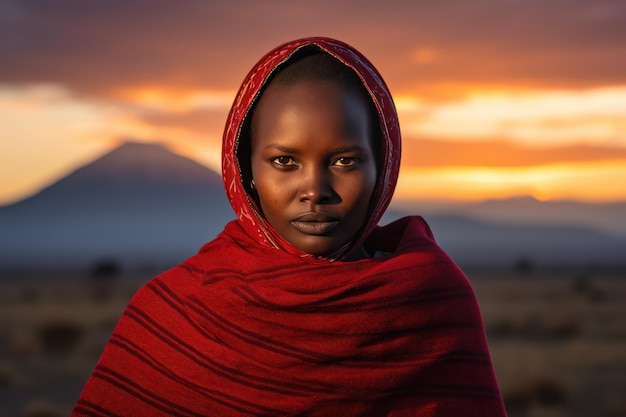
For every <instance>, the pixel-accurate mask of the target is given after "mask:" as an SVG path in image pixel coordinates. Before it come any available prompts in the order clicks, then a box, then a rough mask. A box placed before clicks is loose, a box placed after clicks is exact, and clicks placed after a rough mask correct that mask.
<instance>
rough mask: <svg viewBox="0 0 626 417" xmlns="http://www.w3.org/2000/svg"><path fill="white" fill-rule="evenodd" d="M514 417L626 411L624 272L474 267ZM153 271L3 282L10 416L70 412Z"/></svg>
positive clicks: (3, 358)
mask: <svg viewBox="0 0 626 417" xmlns="http://www.w3.org/2000/svg"><path fill="white" fill-rule="evenodd" d="M466 273H467V275H468V277H469V278H470V281H471V282H472V285H473V286H474V289H475V291H476V294H477V296H478V299H479V302H480V305H481V309H482V313H483V316H484V320H485V326H486V329H487V333H488V338H489V346H490V349H491V354H492V358H493V362H494V366H495V370H496V374H497V377H498V380H499V382H500V386H501V388H502V392H503V395H504V398H505V403H506V407H507V411H508V413H509V416H510V417H544V416H545V417H561V416H572V417H603V416H606V417H619V416H626V271H606V270H593V269H590V270H585V271H572V270H567V271H565V270H563V271H559V270H552V271H540V270H536V269H534V268H530V265H526V266H525V265H519V266H518V267H517V268H514V269H511V270H488V271H485V270H466ZM153 275H154V271H134V272H129V271H122V270H120V269H118V268H116V267H115V265H100V266H99V267H97V268H95V269H92V270H89V271H86V272H84V273H83V272H80V273H77V272H55V273H49V272H47V273H46V272H37V273H34V272H30V273H26V272H15V273H13V275H12V276H3V277H2V279H0V416H7V417H10V416H16V417H59V416H66V415H68V414H69V413H70V410H71V408H72V406H73V404H74V402H75V401H76V399H77V397H78V395H79V393H80V391H81V389H82V387H83V385H84V383H85V381H86V379H87V377H88V376H89V374H90V372H91V370H92V369H93V367H94V366H95V363H96V361H97V359H98V357H99V355H100V353H101V351H102V348H103V346H104V344H105V343H106V341H107V340H108V338H109V336H110V334H111V332H112V331H113V328H114V326H115V323H116V322H117V320H118V318H119V317H120V315H121V313H122V311H123V309H124V306H125V305H126V303H127V302H128V301H129V299H130V298H131V297H132V295H133V294H134V293H135V292H136V291H137V289H139V287H140V286H141V285H142V284H143V283H145V282H146V281H147V280H149V279H150V278H151V277H152V276H153Z"/></svg>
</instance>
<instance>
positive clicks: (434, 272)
mask: <svg viewBox="0 0 626 417" xmlns="http://www.w3.org/2000/svg"><path fill="white" fill-rule="evenodd" d="M311 44H315V45H317V47H319V48H321V49H322V50H325V49H324V48H329V49H331V50H333V51H335V53H337V51H339V52H341V54H340V55H341V56H342V57H344V58H345V57H346V56H347V57H348V58H349V59H348V58H345V59H344V62H346V63H350V64H351V66H352V67H353V68H355V70H357V72H358V73H359V74H360V75H361V77H362V79H364V84H365V85H368V84H367V83H368V81H367V80H369V81H371V82H372V85H375V87H376V88H377V90H376V91H378V92H382V93H383V94H382V95H381V96H380V97H379V99H380V98H381V97H382V99H380V100H378V99H374V101H375V102H376V103H377V108H378V109H379V113H380V114H381V126H383V127H384V135H385V140H384V144H383V146H384V147H385V149H384V150H383V152H382V155H383V156H384V158H385V159H386V160H387V162H386V163H385V164H384V168H383V172H382V174H381V178H382V179H381V180H380V181H379V186H378V189H377V191H376V197H377V201H376V204H374V205H373V208H372V223H373V225H372V223H370V224H368V225H366V227H364V230H363V231H362V233H361V234H360V235H359V236H358V237H357V238H356V239H355V244H356V243H358V242H363V243H364V244H365V247H366V248H367V249H368V251H370V253H374V252H378V253H379V254H380V256H377V257H373V258H369V259H363V260H359V261H354V262H344V261H342V260H341V258H339V259H336V260H334V261H333V260H328V259H320V258H315V257H312V256H306V254H303V253H301V252H299V251H297V250H295V249H294V248H291V247H288V244H286V243H285V242H284V241H282V239H280V237H278V236H277V235H276V234H275V233H274V232H273V231H272V229H271V228H270V227H269V226H268V225H267V224H266V223H265V222H264V221H263V220H262V218H260V217H259V215H258V211H257V210H256V207H255V205H254V203H253V202H252V200H251V199H250V198H249V197H248V196H247V194H246V192H245V184H246V183H245V181H246V179H247V178H246V174H245V168H242V167H240V161H239V159H238V158H237V157H236V154H235V152H236V150H237V148H238V142H239V139H242V140H243V138H244V134H243V133H242V128H241V125H242V123H243V121H244V118H245V113H246V111H247V109H249V107H250V106H251V104H252V102H253V100H254V97H256V96H257V95H258V91H259V90H260V88H261V87H262V85H263V84H264V82H265V81H264V80H265V79H266V78H267V76H268V74H269V73H270V72H271V69H272V68H275V67H276V66H277V65H279V63H280V62H284V60H285V59H288V58H287V57H288V56H289V55H290V53H291V52H293V51H294V50H295V49H297V48H299V47H300V46H302V45H305V46H307V45H311ZM342 48H343V49H342ZM284 51H287V52H286V53H285V52H284ZM276 56H280V57H281V58H280V59H278V61H272V60H273V59H274V58H275V57H276ZM362 59H363V58H362V57H361V56H360V55H358V53H356V52H355V51H353V50H352V49H350V48H349V47H347V46H345V45H344V44H340V43H338V42H336V41H331V40H326V39H319V38H316V39H313V40H311V39H309V40H301V41H297V42H294V43H291V44H287V45H284V46H282V47H280V48H278V49H277V51H274V52H272V53H270V54H269V55H268V56H266V57H265V58H264V59H263V60H261V62H260V63H259V64H258V66H257V67H255V69H254V70H253V71H252V72H251V75H249V77H248V78H247V79H246V81H245V82H244V85H243V86H242V90H241V91H240V93H239V95H238V97H237V99H236V102H235V105H234V107H233V110H232V111H231V115H230V117H229V124H228V128H227V130H226V133H225V140H224V148H225V152H226V153H229V152H230V154H229V156H228V157H227V158H225V159H224V180H225V184H226V185H227V189H228V194H229V198H230V199H231V203H232V204H233V207H234V208H235V210H236V212H237V214H238V220H236V221H233V222H231V223H229V224H228V225H227V226H226V228H225V230H224V231H223V232H222V233H221V234H220V235H219V236H218V237H217V238H216V239H215V240H213V241H212V242H210V243H208V244H206V245H205V246H204V247H203V248H202V249H201V250H200V252H199V253H198V254H197V255H196V256H194V257H192V258H190V259H189V260H187V261H186V262H184V263H182V264H181V265H179V266H177V267H175V268H173V269H171V270H170V271H167V272H165V273H164V274H162V275H160V276H158V277H156V278H154V279H153V280H151V281H150V282H149V283H148V284H146V285H145V286H144V287H143V288H142V289H141V290H140V291H139V292H138V293H137V295H136V296H135V297H134V298H133V300H132V301H131V302H130V304H129V305H128V307H127V308H126V310H125V312H124V314H123V316H122V318H121V319H120V322H119V324H118V325H117V327H116V329H115V331H114V334H113V335H112V337H111V339H110V341H109V343H108V344H107V346H106V348H105V351H104V353H103V355H102V357H101V359H100V361H99V362H98V365H97V366H96V369H95V370H94V372H93V374H92V376H91V378H90V379H89V381H88V383H87V385H86V386H85V389H84V390H83V393H82V394H81V397H80V398H79V400H78V402H77V404H76V406H75V408H74V411H73V415H75V416H80V415H89V416H159V415H176V416H241V415H249V416H481V417H485V416H497V417H500V416H505V415H506V414H505V411H504V407H503V403H502V398H501V394H500V391H499V388H498V385H497V382H496V379H495V376H494V372H493V368H492V365H491V360H490V357H489V352H488V348H487V343H486V338H485V333H484V327H483V323H482V319H481V315H480V311H479V308H478V304H477V302H476V298H475V296H474V293H473V291H472V288H471V286H470V284H469V282H468V280H467V278H466V277H465V276H464V274H463V273H462V272H461V271H460V270H459V268H458V267H457V266H456V265H455V264H454V263H453V262H452V261H451V260H450V259H449V258H448V256H447V255H446V254H445V253H444V252H443V251H442V250H441V249H440V248H439V247H438V246H437V244H436V243H435V241H434V239H433V237H432V234H431V233H430V230H429V228H428V226H427V225H426V223H425V222H424V221H423V220H422V219H421V218H419V217H410V218H405V219H402V220H399V221H397V222H394V223H392V224H391V225H389V226H386V227H382V228H381V227H377V226H375V223H376V222H377V221H378V218H379V217H380V215H382V211H384V208H385V207H386V205H387V204H388V202H389V199H390V198H391V192H390V191H389V189H391V191H392V190H393V185H394V184H395V179H396V176H397V166H398V162H399V134H398V132H397V119H395V111H394V110H393V103H392V102H391V101H390V96H389V95H388V92H387V90H386V87H384V84H382V80H381V79H376V77H378V76H377V75H376V73H375V70H373V67H371V64H369V63H367V61H364V60H362ZM357 61H358V62H357ZM268 62H272V63H271V64H268ZM355 62H356V63H358V65H361V66H362V67H363V68H361V67H358V65H356V64H355ZM364 68H365V69H367V71H369V72H367V71H366V72H364V71H365V70H364ZM261 70H262V71H264V73H265V75H264V76H262V77H261V78H260V79H261V81H259V80H257V81H255V82H254V83H251V81H250V80H254V79H255V78H254V77H255V76H257V75H258V74H259V71H261ZM364 73H365V74H366V75H365V76H364V75H363V74H364ZM367 74H369V75H367ZM372 74H373V75H372ZM368 77H369V78H368ZM378 78H379V77H378ZM253 84H254V88H252V87H251V85H253ZM368 89H369V90H370V91H374V90H372V89H371V88H369V87H368ZM248 96H250V97H248ZM383 96H384V97H383ZM246 97H248V98H246ZM373 97H374V96H373ZM376 100H378V101H376ZM242 103H243V104H242ZM381 103H382V104H381ZM384 106H387V107H384ZM389 106H391V107H389ZM234 120H235V121H234ZM394 129H395V130H394ZM394 132H395V133H394ZM388 181H390V182H389V183H388Z"/></svg>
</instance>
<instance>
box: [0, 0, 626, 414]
mask: <svg viewBox="0 0 626 417" xmlns="http://www.w3.org/2000/svg"><path fill="white" fill-rule="evenodd" d="M305 36H328V37H334V38H337V39H340V40H343V41H345V42H347V43H349V44H351V45H353V46H354V47H356V48H357V49H359V50H360V51H361V52H363V53H364V54H365V55H366V56H367V57H368V58H369V59H370V60H371V61H372V62H373V63H374V65H375V66H376V67H377V68H378V69H379V71H380V72H381V73H382V75H383V77H384V79H385V80H386V82H387V84H388V85H389V88H390V90H391V92H392V94H393V96H394V99H395V101H396V105H397V109H398V113H399V116H400V123H401V127H402V134H403V160H402V167H401V174H400V181H399V184H398V187H397V191H396V193H395V196H394V200H393V202H392V205H391V207H390V209H389V211H388V213H387V215H386V217H385V219H384V221H385V222H386V221H390V220H392V219H394V218H397V217H400V216H403V215H407V214H421V215H423V216H424V217H425V218H426V220H427V221H428V222H429V223H430V224H431V226H432V228H433V230H434V232H435V236H436V238H437V240H438V241H439V243H440V245H441V246H442V247H443V248H444V249H446V251H448V252H449V253H450V255H451V256H452V257H453V258H454V259H455V260H456V261H457V262H458V263H459V264H460V265H461V266H462V267H463V268H464V270H465V271H466V273H467V274H468V276H469V278H470V280H471V281H472V284H473V285H474V287H475V289H476V292H477V295H478V298H479V301H480V303H481V308H482V311H483V315H484V318H485V323H486V326H487V330H488V336H489V342H490V348H491V351H492V356H493V359H494V364H495V367H496V373H497V374H498V379H499V381H500V384H501V387H502V390H503V393H504V396H505V401H506V404H507V409H508V411H509V414H510V416H626V399H625V398H624V396H623V393H624V392H626V54H625V53H624V51H626V3H624V2H623V1H620V0H569V1H566V0H554V1H550V2H546V1H540V0H525V1H517V0H505V1H503V0H477V1H472V2H467V1H460V0H459V1H456V0H450V1H414V2H408V1H399V0H390V1H385V2H382V1H332V2H331V1H318V2H315V3H312V2H297V1H265V2H254V1H242V0H234V1H200V0H190V1H186V2H169V1H162V0H152V1H146V0H141V1H139V0H137V1H118V0H114V1H108V2H80V1H65V0H59V1H55V2H42V1H34V0H21V1H17V0H0V56H1V57H2V58H1V60H0V414H1V415H7V416H29V417H43V416H62V415H67V414H68V413H69V410H70V409H71V407H72V405H73V403H74V401H75V400H76V398H77V396H78V394H79V393H80V390H81V388H82V386H83V384H84V382H85V380H86V378H87V376H88V375H89V373H90V371H91V369H92V368H93V366H94V365H95V362H96V360H97V358H98V356H99V354H100V352H101V350H102V347H103V345H104V343H106V340H107V338H108V336H109V335H110V333H111V331H112V329H113V326H114V325H115V323H116V321H117V319H118V318H119V316H120V314H121V312H122V310H123V308H124V306H125V304H126V303H127V302H128V300H129V298H130V297H131V296H132V294H133V293H134V292H135V291H136V290H137V289H138V288H139V287H140V286H141V285H142V284H143V283H145V282H146V281H147V280H148V279H150V278H151V277H153V276H154V275H156V274H158V273H159V272H160V271H163V270H165V269H167V268H169V267H171V266H173V265H175V264H176V263H178V262H180V261H182V260H184V259H185V258H186V257H188V256H191V255H193V254H194V253H195V252H196V251H197V250H198V249H199V247H200V246H201V245H202V244H203V243H204V242H206V241H208V240H210V239H211V238H213V237H214V236H215V235H216V234H217V233H219V231H221V230H222V228H223V226H224V224H225V223H226V222H227V221H229V220H231V219H233V218H234V214H233V213H232V210H231V209H230V206H229V204H228V202H227V200H226V197H225V194H224V191H223V186H222V183H221V178H220V174H219V173H220V148H221V135H222V132H223V128H224V123H225V120H226V116H227V113H228V110H229V108H230V105H231V103H232V100H233V99H234V95H235V93H236V91H237V88H238V87H239V84H240V83H241V81H242V80H243V78H244V77H245V75H246V73H247V71H248V70H249V69H250V68H251V67H252V66H253V65H254V64H255V63H256V62H257V61H258V60H259V59H260V58H261V56H263V55H264V54H265V53H266V52H268V51H269V50H270V49H272V48H274V47H275V46H277V45H279V44H281V43H284V42H287V41H289V40H292V39H295V38H300V37H305Z"/></svg>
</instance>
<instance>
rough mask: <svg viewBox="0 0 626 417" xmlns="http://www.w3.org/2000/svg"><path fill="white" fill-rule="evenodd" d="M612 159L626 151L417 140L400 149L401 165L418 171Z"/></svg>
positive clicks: (406, 143) (616, 148)
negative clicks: (434, 168) (424, 169)
mask: <svg viewBox="0 0 626 417" xmlns="http://www.w3.org/2000/svg"><path fill="white" fill-rule="evenodd" d="M615 160H626V148H624V147H612V146H593V145H584V144H583V145H561V146H551V147H547V146H542V147H532V146H524V145H520V144H518V143H515V142H510V141H502V140H499V141H498V140H488V141H479V142H470V141H451V140H438V139H419V140H405V141H404V144H403V150H402V162H403V165H404V166H406V167H410V168H418V169H419V168H433V167H490V168H506V167H535V166H541V165H550V164H564V163H568V164H574V163H584V162H594V161H595V162H598V161H615ZM625 171H626V169H625Z"/></svg>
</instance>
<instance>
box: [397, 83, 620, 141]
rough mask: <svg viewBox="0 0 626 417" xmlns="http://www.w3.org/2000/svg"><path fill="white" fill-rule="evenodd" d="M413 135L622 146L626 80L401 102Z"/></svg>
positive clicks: (405, 124) (405, 122)
mask: <svg viewBox="0 0 626 417" xmlns="http://www.w3.org/2000/svg"><path fill="white" fill-rule="evenodd" d="M399 104H400V105H399V112H400V116H401V120H402V122H403V130H404V132H405V133H406V134H407V135H408V136H413V137H418V138H419V137H440V138H448V139H451V138H454V139H457V140H458V139H466V140H472V141H476V140H480V139H490V138H496V137H497V138H500V139H505V140H513V141H519V142H523V143H526V144H532V145H534V146H554V145H555V144H559V143H561V144H567V143H595V144H604V145H606V144H609V143H610V144H613V145H616V146H618V147H620V146H621V147H623V148H626V136H625V135H624V132H626V119H625V118H624V109H626V85H624V86H615V87H610V88H599V89H591V90H583V91H575V90H567V91H561V90H557V91H532V92H524V93H514V92H494V93H489V92H481V93H476V94H474V95H471V96H469V97H466V98H463V99H459V100H455V101H449V102H444V103H424V102H416V103H415V105H413V106H408V105H407V104H405V103H404V102H403V101H400V103H399Z"/></svg>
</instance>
